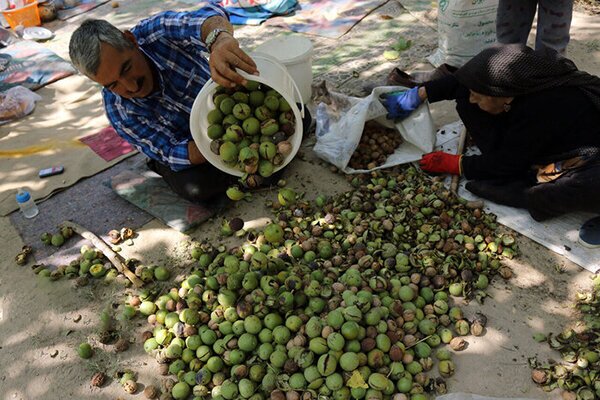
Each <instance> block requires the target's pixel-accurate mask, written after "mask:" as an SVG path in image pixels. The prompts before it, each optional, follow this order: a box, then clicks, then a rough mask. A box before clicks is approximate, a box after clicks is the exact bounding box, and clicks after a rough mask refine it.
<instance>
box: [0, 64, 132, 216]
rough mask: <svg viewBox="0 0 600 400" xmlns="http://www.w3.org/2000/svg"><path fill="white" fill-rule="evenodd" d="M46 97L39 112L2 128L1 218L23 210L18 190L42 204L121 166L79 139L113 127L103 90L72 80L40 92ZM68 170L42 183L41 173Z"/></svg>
mask: <svg viewBox="0 0 600 400" xmlns="http://www.w3.org/2000/svg"><path fill="white" fill-rule="evenodd" d="M36 93H37V94H39V95H40V96H42V100H41V101H39V102H38V103H37V106H36V108H35V110H34V111H33V113H31V114H30V115H28V116H27V117H25V118H22V119H19V120H17V121H14V122H12V123H9V124H6V125H3V126H1V127H0V215H7V214H9V213H10V212H12V211H13V210H16V209H17V204H16V202H15V199H14V195H15V193H16V190H17V188H19V187H27V188H29V191H30V193H32V196H33V197H34V198H35V199H36V200H39V199H43V198H47V197H48V196H49V195H50V194H52V192H54V191H56V190H58V189H63V188H66V187H69V186H71V185H73V184H74V183H75V182H77V181H78V180H80V179H81V178H84V177H88V176H91V175H94V174H97V173H98V172H100V171H102V170H104V169H106V168H108V167H110V166H111V165H113V164H116V163H118V162H119V161H121V160H123V159H124V158H125V157H128V156H129V155H131V154H134V153H130V154H128V155H124V156H120V157H118V158H116V159H114V160H112V161H110V162H107V161H105V160H104V159H103V158H102V157H101V156H99V155H97V154H96V153H95V152H94V151H93V150H92V149H91V148H90V147H88V146H87V145H85V144H84V143H82V142H81V141H80V140H79V139H81V138H83V137H85V136H88V135H91V134H94V133H96V132H99V131H100V130H101V129H103V128H106V127H107V126H108V125H109V123H108V120H107V118H106V116H105V114H104V107H103V106H102V96H101V95H100V88H99V86H98V85H96V84H93V83H92V82H91V81H90V80H89V79H87V78H84V77H81V76H77V75H76V76H70V77H68V78H65V79H62V80H60V81H58V82H55V83H53V84H50V85H48V86H46V87H44V88H42V89H40V90H38V91H37V92H36ZM56 165H62V166H64V168H65V172H64V173H63V174H61V175H56V176H52V177H49V178H43V179H40V178H39V177H38V171H39V170H40V169H43V168H48V167H51V166H56Z"/></svg>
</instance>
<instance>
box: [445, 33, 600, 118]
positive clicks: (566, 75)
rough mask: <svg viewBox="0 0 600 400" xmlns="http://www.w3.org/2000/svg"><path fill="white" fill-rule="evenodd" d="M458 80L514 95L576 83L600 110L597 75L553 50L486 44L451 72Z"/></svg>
mask: <svg viewBox="0 0 600 400" xmlns="http://www.w3.org/2000/svg"><path fill="white" fill-rule="evenodd" d="M455 75H456V78H457V79H458V81H459V82H460V83H461V84H463V85H464V86H466V87H468V88H469V89H471V90H473V91H475V92H477V93H481V94H484V95H487V96H497V97H517V96H523V95H529V94H532V93H537V92H542V91H546V90H547V89H553V88H558V87H562V88H569V87H576V88H578V89H580V90H581V91H582V92H583V93H585V94H586V95H587V96H588V97H589V98H590V100H591V101H592V103H593V104H594V105H595V106H596V108H597V109H598V111H600V78H599V77H597V76H594V75H590V74H588V73H587V72H584V71H579V70H578V69H577V67H576V66H575V64H574V63H573V61H571V60H569V59H567V58H564V57H561V56H560V55H558V54H557V53H556V52H555V51H554V50H551V49H544V50H536V51H534V50H533V49H531V48H529V47H527V46H523V45H520V44H511V45H498V46H493V47H489V48H487V49H485V50H483V51H482V52H481V53H479V54H477V55H476V56H475V57H473V58H472V59H471V60H470V61H469V62H467V63H466V64H465V65H464V66H462V67H461V68H460V69H459V70H458V71H456V72H455Z"/></svg>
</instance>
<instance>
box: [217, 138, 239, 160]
mask: <svg viewBox="0 0 600 400" xmlns="http://www.w3.org/2000/svg"><path fill="white" fill-rule="evenodd" d="M219 155H220V156H221V159H222V160H223V161H225V162H234V161H236V160H237V157H238V149H237V146H236V145H235V144H234V143H231V142H225V143H223V144H222V145H221V147H219Z"/></svg>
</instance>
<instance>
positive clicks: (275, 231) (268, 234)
mask: <svg viewBox="0 0 600 400" xmlns="http://www.w3.org/2000/svg"><path fill="white" fill-rule="evenodd" d="M264 235H265V239H267V241H268V242H269V243H280V242H281V241H282V240H283V229H282V228H281V226H279V225H278V224H269V225H267V226H266V227H265V230H264Z"/></svg>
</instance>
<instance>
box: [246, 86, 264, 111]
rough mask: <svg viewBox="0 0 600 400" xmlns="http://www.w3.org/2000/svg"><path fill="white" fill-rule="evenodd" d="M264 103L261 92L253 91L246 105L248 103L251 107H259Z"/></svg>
mask: <svg viewBox="0 0 600 400" xmlns="http://www.w3.org/2000/svg"><path fill="white" fill-rule="evenodd" d="M264 102H265V94H264V93H263V92H261V91H260V90H254V91H252V92H250V95H249V98H248V103H250V105H251V106H252V107H255V108H256V107H260V106H262V105H263V104H264Z"/></svg>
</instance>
